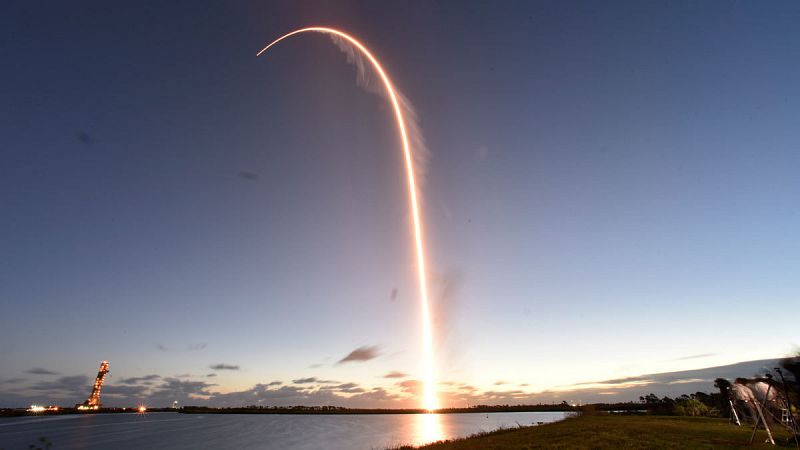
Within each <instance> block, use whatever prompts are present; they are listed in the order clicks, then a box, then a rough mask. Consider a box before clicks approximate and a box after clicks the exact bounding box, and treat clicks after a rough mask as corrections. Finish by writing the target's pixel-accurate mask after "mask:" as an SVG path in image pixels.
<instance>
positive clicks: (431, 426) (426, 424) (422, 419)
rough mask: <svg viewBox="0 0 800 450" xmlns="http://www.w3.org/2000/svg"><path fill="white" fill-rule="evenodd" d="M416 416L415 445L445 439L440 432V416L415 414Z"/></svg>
mask: <svg viewBox="0 0 800 450" xmlns="http://www.w3.org/2000/svg"><path fill="white" fill-rule="evenodd" d="M415 416H416V430H415V431H416V433H415V434H416V436H415V438H416V445H422V444H428V443H431V442H436V441H441V440H443V439H444V438H445V436H444V433H443V432H442V422H441V416H440V415H439V414H434V413H428V414H415Z"/></svg>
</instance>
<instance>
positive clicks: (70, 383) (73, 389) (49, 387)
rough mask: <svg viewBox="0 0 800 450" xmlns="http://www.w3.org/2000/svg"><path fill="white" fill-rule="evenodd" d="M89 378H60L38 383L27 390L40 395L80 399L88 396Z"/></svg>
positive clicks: (73, 376) (79, 376)
mask: <svg viewBox="0 0 800 450" xmlns="http://www.w3.org/2000/svg"><path fill="white" fill-rule="evenodd" d="M90 387H91V385H90V384H89V377H87V376H86V375H71V376H64V377H60V378H58V379H57V380H54V381H39V382H37V383H35V384H33V385H32V386H30V387H29V388H28V389H29V390H30V391H33V392H38V393H40V394H48V395H51V396H53V397H60V398H70V397H71V398H80V397H85V396H87V395H88V394H89V388H90Z"/></svg>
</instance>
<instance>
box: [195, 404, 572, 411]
mask: <svg viewBox="0 0 800 450" xmlns="http://www.w3.org/2000/svg"><path fill="white" fill-rule="evenodd" d="M538 411H574V408H573V407H572V406H570V405H568V404H567V403H566V402H563V403H559V404H536V405H476V406H471V407H469V408H443V409H437V410H436V412H437V413H439V414H459V413H492V412H538ZM180 412H182V413H185V414H423V413H426V412H428V411H427V410H424V409H419V408H404V409H386V408H344V407H341V406H261V405H250V406H241V407H229V408H212V407H208V406H184V407H183V408H181V410H180Z"/></svg>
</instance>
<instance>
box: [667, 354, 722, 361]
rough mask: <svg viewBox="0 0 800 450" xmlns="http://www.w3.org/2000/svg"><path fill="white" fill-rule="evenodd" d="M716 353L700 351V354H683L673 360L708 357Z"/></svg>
mask: <svg viewBox="0 0 800 450" xmlns="http://www.w3.org/2000/svg"><path fill="white" fill-rule="evenodd" d="M715 355H716V353H700V354H698V355H689V356H682V357H680V358H675V359H674V360H673V361H686V360H687V359H700V358H708V357H711V356H715Z"/></svg>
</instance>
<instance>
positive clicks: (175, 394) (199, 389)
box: [148, 378, 216, 405]
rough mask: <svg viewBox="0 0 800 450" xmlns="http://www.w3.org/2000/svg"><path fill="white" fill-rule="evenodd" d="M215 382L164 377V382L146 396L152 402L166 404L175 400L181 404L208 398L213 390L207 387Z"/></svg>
mask: <svg viewBox="0 0 800 450" xmlns="http://www.w3.org/2000/svg"><path fill="white" fill-rule="evenodd" d="M213 386H216V384H213V383H206V382H205V381H191V380H180V379H178V378H165V379H164V383H162V384H161V385H159V386H158V387H156V388H155V389H153V391H152V392H151V393H150V395H149V396H148V397H149V399H151V400H153V403H156V404H162V405H167V404H171V403H172V402H173V401H175V400H177V401H178V402H179V403H182V404H189V403H191V402H197V401H198V400H206V401H207V400H208V399H210V398H211V397H212V395H213V392H211V391H209V389H210V388H211V387H213Z"/></svg>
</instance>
